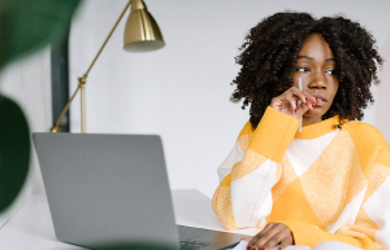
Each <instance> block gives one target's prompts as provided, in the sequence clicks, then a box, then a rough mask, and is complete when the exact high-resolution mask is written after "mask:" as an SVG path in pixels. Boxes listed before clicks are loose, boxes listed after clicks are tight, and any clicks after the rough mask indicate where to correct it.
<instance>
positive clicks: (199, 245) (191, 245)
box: [180, 240, 211, 250]
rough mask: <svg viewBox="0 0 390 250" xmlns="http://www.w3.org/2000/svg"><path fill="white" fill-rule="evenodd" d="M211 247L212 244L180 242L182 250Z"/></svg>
mask: <svg viewBox="0 0 390 250" xmlns="http://www.w3.org/2000/svg"><path fill="white" fill-rule="evenodd" d="M209 245H211V244H210V243H205V242H200V241H192V240H180V249H181V250H198V249H202V248H204V247H207V246H209Z"/></svg>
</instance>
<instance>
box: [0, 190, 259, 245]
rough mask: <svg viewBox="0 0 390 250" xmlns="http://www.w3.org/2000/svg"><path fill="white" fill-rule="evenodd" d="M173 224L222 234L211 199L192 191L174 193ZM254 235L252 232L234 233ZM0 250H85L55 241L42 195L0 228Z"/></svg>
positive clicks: (32, 198) (29, 200) (33, 199)
mask: <svg viewBox="0 0 390 250" xmlns="http://www.w3.org/2000/svg"><path fill="white" fill-rule="evenodd" d="M172 198H173V205H174V209H175V218H176V223H177V224H180V225H185V226H192V227H200V228H208V229H213V230H218V231H224V230H223V228H222V226H221V224H220V223H219V221H218V219H217V217H216V215H215V214H214V212H213V211H212V208H211V200H210V198H208V197H207V196H206V195H204V194H202V193H201V192H199V191H197V190H194V189H184V190H173V191H172ZM235 232H237V233H239V234H243V235H254V234H256V233H257V232H258V230H255V229H245V230H239V231H235ZM0 248H1V249H7V250H26V249H29V250H46V249H47V250H65V249H66V250H73V249H84V248H81V247H76V246H73V245H69V244H65V243H62V242H60V241H58V240H57V239H56V237H55V234H54V228H53V223H52V219H51V215H50V211H49V207H48V203H47V200H46V196H44V195H35V196H31V197H29V199H28V200H27V201H26V202H25V203H24V204H23V205H22V206H21V207H20V209H19V210H18V211H17V212H16V213H15V214H14V215H13V216H12V217H11V219H9V220H8V222H7V223H6V224H5V225H4V226H3V227H2V228H1V229H0Z"/></svg>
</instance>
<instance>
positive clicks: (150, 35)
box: [50, 0, 165, 133]
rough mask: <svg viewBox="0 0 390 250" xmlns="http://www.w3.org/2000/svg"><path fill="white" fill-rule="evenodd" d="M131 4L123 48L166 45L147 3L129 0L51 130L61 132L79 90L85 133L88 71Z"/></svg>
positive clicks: (137, 49) (132, 49)
mask: <svg viewBox="0 0 390 250" xmlns="http://www.w3.org/2000/svg"><path fill="white" fill-rule="evenodd" d="M130 5H131V12H130V16H129V18H128V19H127V23H126V28H125V35H124V46H123V48H124V49H125V50H126V51H130V52H146V51H153V50H157V49H160V48H162V47H164V45H165V42H164V39H163V37H162V34H161V31H160V28H159V27H158V25H157V23H156V21H155V20H154V18H153V17H152V15H151V14H150V13H149V12H148V11H147V8H146V5H145V3H144V2H143V1H142V0H129V2H128V3H127V4H126V7H125V8H124V10H123V11H122V13H121V15H120V16H119V18H118V20H117V21H116V23H115V25H114V27H113V28H112V29H111V31H110V33H109V34H108V36H107V38H106V40H105V41H104V43H103V45H102V47H101V48H100V50H99V52H98V53H97V55H96V56H95V59H94V60H93V61H92V63H91V65H90V66H89V68H88V70H87V72H86V73H85V74H84V75H83V76H82V77H80V78H78V81H79V85H78V87H77V89H76V91H75V92H74V94H73V95H72V97H71V98H70V99H69V101H68V103H67V104H66V106H65V108H64V110H63V111H62V113H61V115H60V117H59V118H58V120H57V122H56V123H55V124H54V125H53V127H51V129H50V132H59V131H60V124H61V121H62V119H63V118H64V115H65V114H66V112H67V111H68V110H69V106H70V104H71V103H72V101H73V99H74V97H75V96H76V94H77V92H78V91H79V90H80V91H81V132H82V133H85V83H86V81H87V77H88V73H89V72H90V71H91V69H92V67H93V65H94V64H95V62H96V60H97V59H98V57H99V55H100V53H101V52H102V51H103V49H104V47H105V46H106V44H107V42H108V40H109V39H110V37H111V35H112V33H113V32H114V30H115V29H116V27H117V26H118V24H119V22H120V21H121V19H122V17H123V15H124V14H125V12H126V10H127V9H128V8H129V6H130Z"/></svg>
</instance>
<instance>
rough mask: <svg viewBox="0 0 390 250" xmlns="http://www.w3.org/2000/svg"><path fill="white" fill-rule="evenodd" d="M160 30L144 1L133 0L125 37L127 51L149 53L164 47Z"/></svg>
mask: <svg viewBox="0 0 390 250" xmlns="http://www.w3.org/2000/svg"><path fill="white" fill-rule="evenodd" d="M164 45H165V42H164V39H163V36H162V34H161V31H160V28H159V27H158V24H157V22H156V21H155V20H154V18H153V17H152V15H151V14H150V13H149V12H148V10H147V8H146V5H145V3H144V2H143V1H142V0H132V3H131V12H130V16H129V18H128V19H127V22H126V27H125V35H124V46H123V48H124V49H125V50H126V51H130V52H147V51H153V50H157V49H160V48H162V47H164Z"/></svg>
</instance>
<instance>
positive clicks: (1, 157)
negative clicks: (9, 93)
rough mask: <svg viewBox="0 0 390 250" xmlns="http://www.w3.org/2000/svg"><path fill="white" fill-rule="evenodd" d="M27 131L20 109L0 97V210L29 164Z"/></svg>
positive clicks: (20, 184)
mask: <svg viewBox="0 0 390 250" xmlns="http://www.w3.org/2000/svg"><path fill="white" fill-rule="evenodd" d="M30 145H31V144H30V132H29V129H28V124H27V120H26V118H25V117H24V114H23V111H22V110H21V109H20V108H19V106H18V105H17V104H16V103H15V102H13V101H12V100H10V99H8V98H6V97H2V96H0V212H2V211H3V210H4V209H6V208H7V207H8V206H9V205H10V204H11V203H12V202H13V200H14V199H15V197H16V196H17V195H18V193H19V191H20V189H21V188H22V187H23V183H24V181H25V179H26V176H27V172H28V166H29V163H30Z"/></svg>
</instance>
